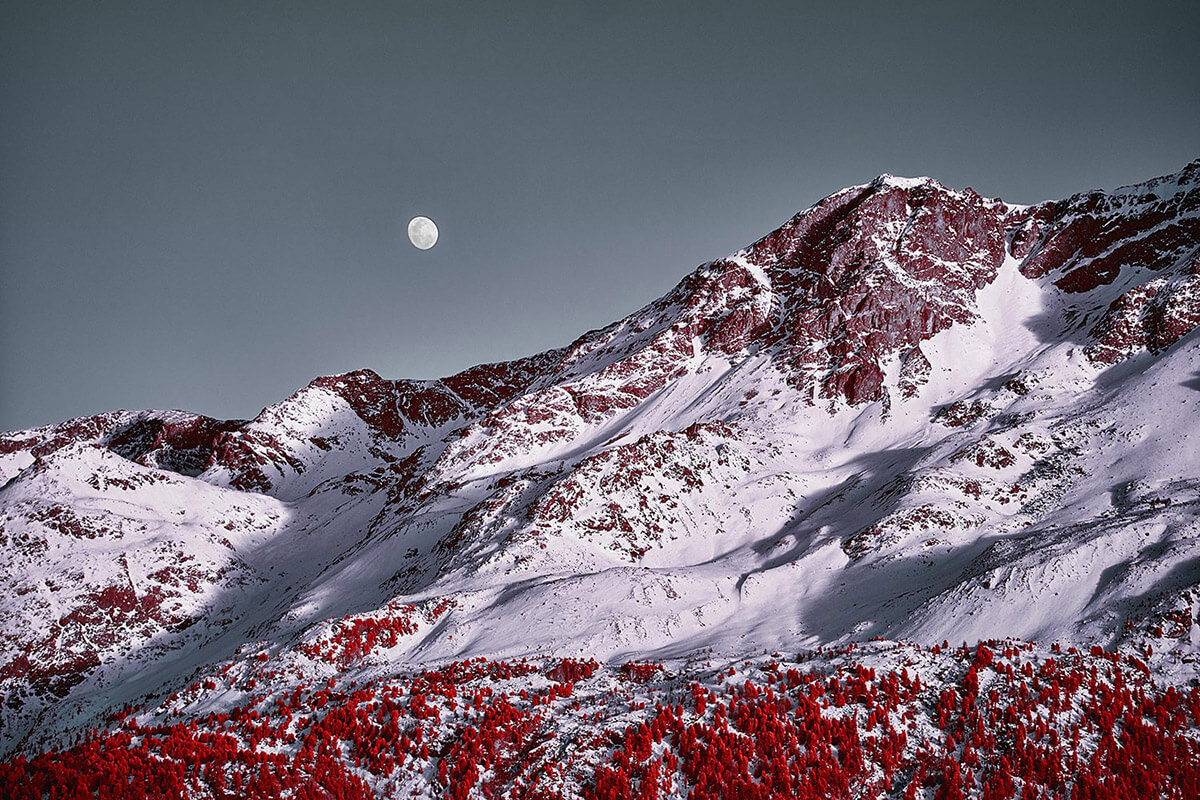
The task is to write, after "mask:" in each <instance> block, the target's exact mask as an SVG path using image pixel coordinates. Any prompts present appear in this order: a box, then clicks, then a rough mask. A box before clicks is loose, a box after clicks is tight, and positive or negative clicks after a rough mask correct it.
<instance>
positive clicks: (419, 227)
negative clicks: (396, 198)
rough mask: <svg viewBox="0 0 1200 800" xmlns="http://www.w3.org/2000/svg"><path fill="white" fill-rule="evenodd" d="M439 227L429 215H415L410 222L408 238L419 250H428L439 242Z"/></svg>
mask: <svg viewBox="0 0 1200 800" xmlns="http://www.w3.org/2000/svg"><path fill="white" fill-rule="evenodd" d="M437 237H438V229H437V225H434V224H433V220H431V219H430V218H429V217H413V218H412V220H410V221H409V223H408V240H409V241H410V242H412V243H413V247H416V248H417V249H418V250H428V249H429V248H431V247H433V246H434V245H435V244H437Z"/></svg>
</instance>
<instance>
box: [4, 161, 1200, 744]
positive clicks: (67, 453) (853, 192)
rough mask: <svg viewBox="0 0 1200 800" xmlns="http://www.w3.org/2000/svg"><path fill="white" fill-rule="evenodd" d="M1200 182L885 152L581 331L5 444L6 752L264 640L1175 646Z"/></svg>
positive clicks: (493, 650)
mask: <svg viewBox="0 0 1200 800" xmlns="http://www.w3.org/2000/svg"><path fill="white" fill-rule="evenodd" d="M1198 184H1200V162H1194V163H1193V164H1191V165H1189V166H1188V167H1187V168H1186V169H1185V170H1183V171H1182V172H1181V173H1179V174H1177V175H1172V176H1169V177H1165V178H1160V179H1157V180H1154V181H1150V182H1147V183H1145V184H1140V185H1137V186H1132V187H1125V188H1122V189H1118V190H1116V191H1113V192H1089V193H1087V194H1081V195H1077V196H1075V197H1073V198H1070V199H1068V200H1064V201H1060V202H1051V203H1043V204H1039V205H1035V206H1028V207H1018V206H1011V205H1007V204H1005V203H1003V202H1001V201H998V200H990V199H986V198H984V197H981V196H980V195H978V194H977V193H975V192H973V191H971V190H969V189H968V190H963V191H955V190H951V189H948V188H946V187H944V186H942V185H941V184H939V183H937V182H936V181H933V180H929V179H917V180H911V179H902V178H894V177H891V176H881V177H880V178H878V179H876V180H875V181H873V182H871V183H870V184H867V185H864V186H858V187H853V188H850V189H846V190H843V191H841V192H838V193H836V194H834V195H832V196H830V197H828V198H826V199H824V200H822V201H821V202H819V203H817V204H816V205H814V206H812V207H811V208H809V209H807V210H806V211H803V212H801V213H800V214H797V215H796V216H795V217H793V218H792V219H790V220H788V221H787V222H786V223H785V224H784V225H782V226H781V227H780V228H778V229H777V230H775V231H773V232H772V233H770V234H768V235H767V236H765V237H763V238H762V239H760V240H759V241H757V242H755V243H753V244H752V245H750V246H748V247H747V248H745V249H744V250H741V251H739V252H737V253H734V254H732V255H730V256H728V257H726V258H722V259H718V260H716V261H713V262H710V263H708V264H705V265H702V266H701V267H699V268H698V269H696V270H695V271H693V272H692V273H691V274H689V275H687V276H686V277H685V278H684V279H683V280H682V281H681V282H680V283H679V285H678V286H676V287H675V288H674V289H673V290H672V291H671V292H669V293H668V294H667V295H665V296H664V297H662V298H660V299H658V300H656V301H655V302H653V303H651V304H649V305H647V306H646V307H645V308H643V309H640V310H639V311H637V312H635V313H633V314H631V315H629V316H628V317H625V318H624V319H622V320H619V321H617V322H615V323H613V324H611V325H609V326H607V327H605V328H602V329H600V330H595V331H589V332H587V333H585V334H583V335H582V336H580V337H579V338H578V339H577V340H576V341H574V342H572V343H571V344H570V345H569V346H567V347H563V348H560V349H556V350H552V351H548V352H546V353H542V354H539V355H535V356H531V357H529V358H524V359H518V360H515V361H511V362H505V363H500V364H490V365H482V366H478V367H474V368H472V369H469V370H465V371H463V372H461V373H459V374H457V375H454V376H450V377H448V378H443V379H441V380H433V381H409V380H389V379H385V378H382V377H381V376H379V375H378V374H376V373H374V372H372V371H370V370H359V371H355V372H351V373H347V374H344V375H337V376H331V377H322V378H317V379H316V380H314V381H312V382H311V383H310V384H309V385H307V386H305V387H304V388H302V389H300V390H299V391H298V392H296V394H294V395H292V396H291V397H289V398H287V399H285V400H284V401H282V402H280V403H278V404H275V405H272V406H269V407H267V408H265V409H263V411H262V412H261V413H260V414H259V415H257V416H256V417H255V418H254V419H252V420H231V421H221V420H215V419H211V418H209V417H204V416H200V415H196V414H190V413H186V412H180V411H144V412H128V411H120V412H113V413H110V414H100V415H96V416H93V417H87V418H83V419H78V420H72V421H69V422H66V423H63V424H61V425H55V426H47V427H44V428H39V429H34V430H29V431H19V432H14V433H9V434H3V435H0V483H2V488H0V543H2V544H3V550H2V551H0V588H2V589H3V594H4V596H5V597H6V598H8V599H6V600H5V601H4V602H3V604H0V643H3V648H0V650H2V652H3V653H4V654H5V655H4V656H0V659H2V660H0V692H3V694H4V698H5V702H4V704H3V705H0V726H2V727H0V737H2V738H3V744H4V747H6V748H8V749H13V748H17V747H33V746H35V745H36V744H38V743H40V742H42V741H51V740H53V739H54V737H56V736H60V735H67V734H69V733H70V732H71V731H74V730H78V729H79V728H81V727H86V726H87V725H88V724H92V723H95V722H97V721H98V720H100V719H102V718H103V715H104V714H105V713H106V712H107V711H108V710H110V709H111V708H112V707H113V706H119V705H122V704H124V703H126V702H131V701H133V700H134V699H135V698H138V697H142V696H149V695H154V696H156V697H158V696H160V695H162V694H164V693H169V692H171V691H174V690H175V689H177V688H179V685H180V684H181V683H185V682H186V681H187V680H189V676H191V675H192V673H193V672H194V670H195V669H196V668H197V666H198V665H203V664H225V665H227V667H228V669H229V670H239V669H241V667H240V666H239V665H242V664H244V662H245V661H246V659H248V658H250V656H249V655H248V654H249V653H251V652H252V651H253V652H263V653H265V652H267V651H269V652H270V653H271V654H272V655H271V657H272V658H276V657H278V658H280V659H283V660H284V661H286V665H285V666H284V667H281V668H280V674H310V673H315V674H320V675H321V676H326V675H328V676H333V677H335V678H338V679H341V677H344V674H343V673H344V671H345V670H346V669H349V668H350V667H349V666H348V665H351V664H353V665H359V664H367V665H369V666H371V667H372V668H376V669H380V670H386V669H391V668H395V669H399V668H400V666H402V665H405V664H410V665H411V664H412V663H415V662H421V663H425V662H432V661H437V660H439V659H451V658H468V657H473V656H476V655H486V656H490V657H495V656H501V655H503V656H512V655H518V656H519V655H524V654H526V653H533V652H538V653H547V652H552V653H560V654H569V653H573V654H581V653H582V654H585V655H588V656H591V655H595V656H597V657H600V658H606V657H609V656H612V655H615V654H620V655H621V656H622V657H623V658H624V657H626V656H628V654H631V653H633V654H649V655H653V654H655V653H658V652H660V651H665V652H671V653H675V654H679V653H682V652H683V651H684V650H685V649H687V648H694V647H713V648H715V649H719V650H722V651H724V652H727V653H729V654H731V655H737V654H738V653H740V652H743V651H745V649H746V648H751V649H754V650H755V651H759V650H761V649H762V648H773V647H778V648H784V649H794V648H795V647H797V646H801V645H803V646H813V645H817V644H827V643H830V642H839V641H846V640H849V639H855V638H867V637H870V636H887V637H904V638H908V639H915V640H917V641H941V640H942V639H943V638H948V639H951V640H954V641H962V640H963V639H971V638H986V637H993V636H1006V635H1012V636H1021V637H1027V638H1038V639H1052V638H1064V639H1067V640H1073V641H1078V642H1083V643H1089V642H1103V643H1104V644H1105V645H1106V646H1107V645H1112V644H1113V643H1116V644H1119V645H1121V646H1122V647H1138V648H1144V647H1146V646H1147V645H1151V644H1152V646H1153V649H1154V651H1155V652H1157V653H1158V656H1156V658H1157V659H1159V660H1158V661H1156V662H1155V663H1156V664H1158V665H1159V666H1156V667H1155V668H1156V669H1157V668H1159V667H1160V666H1162V665H1163V664H1166V665H1168V666H1170V665H1171V664H1174V665H1175V666H1178V665H1179V663H1182V662H1180V661H1178V659H1181V658H1183V656H1179V657H1178V659H1177V660H1176V661H1171V658H1176V657H1175V656H1171V655H1169V654H1170V653H1172V651H1179V652H1182V653H1186V654H1189V655H1188V657H1189V658H1190V657H1192V656H1191V655H1190V654H1194V653H1195V652H1196V644H1195V643H1200V628H1194V626H1193V625H1192V620H1193V611H1194V609H1193V608H1192V605H1191V604H1192V602H1193V601H1192V599H1191V598H1193V597H1200V586H1198V585H1196V584H1197V578H1196V576H1195V575H1194V574H1193V573H1194V571H1193V570H1190V568H1189V567H1187V565H1189V564H1193V563H1196V562H1195V559H1197V558H1200V509H1198V508H1197V505H1196V502H1195V497H1196V493H1197V491H1200V461H1198V460H1197V458H1196V456H1195V453H1197V452H1200V442H1193V441H1192V440H1191V438H1192V436H1193V435H1200V431H1197V430H1196V426H1195V424H1194V422H1195V419H1196V417H1195V409H1196V405H1195V404H1196V398H1197V394H1196V391H1195V383H1196V375H1197V374H1198V373H1200V339H1198V338H1197V336H1196V335H1195V334H1194V333H1193V331H1194V330H1195V329H1196V327H1197V326H1198V325H1200V261H1198V258H1200V227H1198V224H1200V223H1198V222H1197V220H1198V219H1200V188H1198ZM1118 364H1120V365H1121V366H1120V367H1119V368H1118V369H1109V368H1110V367H1112V366H1113V365H1118ZM1193 431H1196V433H1195V434H1193ZM1163 619H1169V620H1172V622H1171V623H1170V624H1163V623H1162V622H1161V620H1163ZM1151 620H1158V621H1157V622H1154V623H1153V624H1151V622H1150V621H1151ZM1185 622H1186V625H1185ZM1156 630H1157V631H1158V633H1155V632H1154V631H1156ZM360 634H361V636H360ZM372 637H374V638H372ZM381 637H382V638H381ZM360 639H362V641H361V642H360V641H359V640H360ZM380 642H384V643H385V645H380V644H379V643H380ZM321 643H324V644H321ZM739 648H741V649H739ZM330 653H333V654H335V655H336V657H334V656H331V655H329V654H330ZM314 654H315V655H314ZM322 654H324V655H322ZM285 656H286V657H285ZM318 656H320V657H318ZM255 657H257V656H255ZM1152 660H1153V659H1152ZM151 667H153V668H151ZM355 668H357V667H355ZM1162 668H1164V669H1166V668H1167V667H1165V666H1164V667H1162ZM222 669H224V667H222ZM288 670H293V671H294V673H289V672H288ZM339 676H341V677H339ZM279 680H280V681H284V682H286V680H290V678H288V679H286V680H285V679H284V678H279ZM281 685H282V684H281ZM139 702H140V701H139ZM214 702H216V701H214ZM76 709H79V710H78V712H76ZM39 719H40V720H41V722H40V723H38V724H37V725H36V726H35V724H34V721H35V720H39Z"/></svg>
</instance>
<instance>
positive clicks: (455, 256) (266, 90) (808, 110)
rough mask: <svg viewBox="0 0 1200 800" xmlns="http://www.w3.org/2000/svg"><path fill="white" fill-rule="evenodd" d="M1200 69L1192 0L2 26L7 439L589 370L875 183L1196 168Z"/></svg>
mask: <svg viewBox="0 0 1200 800" xmlns="http://www.w3.org/2000/svg"><path fill="white" fill-rule="evenodd" d="M1197 41H1200V3H1195V2H1178V3H1153V2H1140V3H1128V2H1122V3H1101V2H1087V3H1079V4H1076V5H1074V6H1073V7H1072V5H1071V4H1068V3H1060V2H1052V3H1047V2H1038V3H1028V4H1024V3H986V4H983V3H978V4H977V3H967V2H948V3H878V4H875V3H861V2H859V3H844V2H836V3H828V4H806V3H800V2H780V3H772V4H751V3H736V4H734V3H704V2H697V1H696V0H692V1H691V2H686V3H678V4H666V3H644V2H641V3H632V4H628V5H625V4H617V3H613V2H589V3H557V2H556V3H551V2H545V3H536V4H522V3H517V2H512V1H511V0H509V1H508V2H486V3H469V4H467V3H450V2H444V3H443V2H421V3H412V4H406V3H399V2H393V3H383V2H380V3H371V4H359V3H349V2H328V3H322V4H315V3H298V2H281V3H248V2H236V3H215V2H204V3H199V2H197V3H175V2H172V3H163V2H149V3H145V4H140V3H120V2H105V3H95V2H88V3H78V4H74V5H72V4H62V3H46V2H35V3H16V2H12V0H9V2H6V3H4V4H3V8H2V10H0V429H5V430H7V429H13V428H20V427H27V426H32V425H37V424H44V423H50V422H57V421H61V420H63V419H66V418H68V417H73V416H79V415H83V414H90V413H95V412H99V411H105V410H111V409H116V408H133V409H140V408H185V409H189V410H193V411H198V412H202V413H205V414H210V415H213V416H220V417H250V416H253V415H255V414H256V413H257V412H258V411H259V409H260V408H261V407H263V406H264V405H267V404H269V403H273V402H276V401H278V400H280V399H282V398H284V397H286V396H287V395H288V394H290V393H291V392H292V391H294V390H295V389H297V388H299V387H300V386H303V385H304V384H305V383H307V382H308V381H309V380H310V379H311V378H313V377H315V376H317V375H321V374H331V373H336V372H343V371H347V370H351V369H356V368H359V367H370V368H373V369H375V370H376V371H377V372H379V373H381V374H383V375H384V376H386V377H416V378H432V377H438V376H441V375H446V374H450V373H452V372H455V371H457V370H460V369H462V368H464V367H467V366H469V365H471V364H476V363H480V362H486V361H496V360H502V359H508V358H514V357H518V356H522V355H527V354H529V353H533V352H537V351H540V350H543V349H546V348H549V347H554V346H558V345H561V344H565V343H567V342H569V341H571V340H572V339H574V338H575V337H576V336H577V335H578V334H579V333H581V332H583V331H584V330H587V329H589V328H594V327H598V326H601V325H603V324H606V323H608V322H610V321H611V320H613V319H616V318H618V317H621V316H623V315H625V314H626V313H628V312H630V311H632V310H634V309H636V308H638V307H640V306H642V305H644V304H645V303H647V302H649V301H650V300H652V299H653V298H655V297H656V296H658V295H660V294H662V293H663V292H665V291H667V290H668V289H669V288H670V287H671V286H672V285H674V284H675V282H676V281H678V280H679V279H680V278H681V277H682V276H683V275H684V274H685V273H687V272H688V271H690V270H691V269H692V268H694V267H695V266H696V265H697V264H700V263H702V262H704V261H708V260H711V259H713V258H718V257H720V256H723V255H725V254H727V253H729V252H731V251H733V250H735V249H737V248H739V247H741V246H742V245H744V244H746V243H748V242H750V241H752V240H754V239H756V238H758V237H759V236H761V235H762V234H764V233H766V232H768V231H770V230H771V229H772V228H774V227H776V226H777V225H778V224H779V223H780V222H782V221H783V220H784V219H786V218H787V217H789V216H791V215H792V214H793V213H795V212H796V211H798V210H800V209H801V208H804V207H805V206H808V205H809V204H811V203H813V202H815V201H817V200H819V199H820V198H821V197H823V196H824V195H826V194H829V193H830V192H833V191H836V190H837V189H839V188H841V187H843V186H846V185H851V184H856V183H865V182H867V181H869V180H870V179H871V178H872V177H874V176H875V175H877V174H878V173H881V172H891V173H894V174H897V175H932V176H934V177H937V178H938V179H940V180H941V181H943V182H944V183H946V184H948V185H950V186H954V187H960V188H961V187H963V186H968V185H969V186H972V187H974V188H975V189H976V190H978V191H979V192H981V193H982V194H985V195H989V196H1000V197H1003V198H1004V199H1006V200H1009V201H1013V202H1026V203H1027V202H1036V201H1038V200H1043V199H1050V198H1059V197H1064V196H1067V195H1069V194H1071V193H1073V192H1075V191H1080V190H1085V189H1088V188H1092V187H1095V186H1101V187H1112V186H1117V185H1120V184H1123V183H1130V182H1135V181H1138V180H1142V179H1145V178H1149V177H1152V176H1155V175H1159V174H1163V173H1168V172H1174V171H1176V170H1178V169H1179V168H1181V167H1182V166H1183V165H1184V164H1185V163H1187V162H1188V161H1189V160H1190V159H1192V158H1195V157H1197V156H1200V47H1197V45H1196V43H1197ZM416 214H424V215H427V216H430V217H432V218H433V219H434V220H435V221H436V222H437V224H438V226H439V228H440V229H441V239H440V241H439V242H438V244H437V246H436V247H434V248H433V249H432V250H429V251H427V252H421V251H418V250H416V249H415V248H413V247H412V246H411V245H409V244H408V243H407V240H406V238H405V228H406V224H407V222H408V220H409V218H410V217H412V216H414V215H416Z"/></svg>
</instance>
